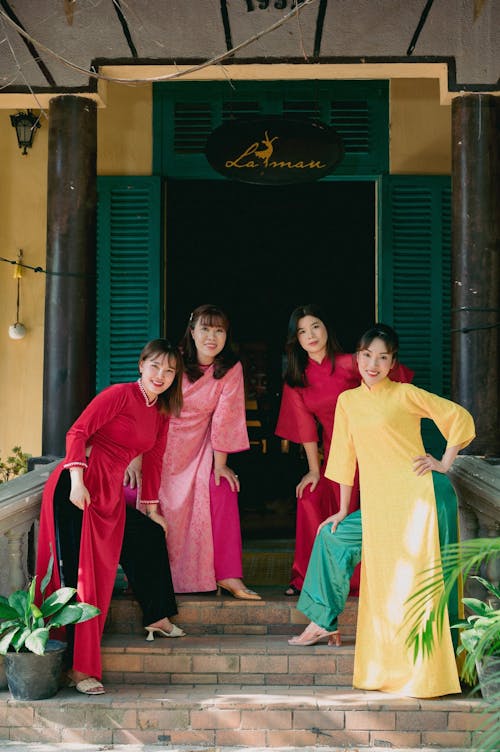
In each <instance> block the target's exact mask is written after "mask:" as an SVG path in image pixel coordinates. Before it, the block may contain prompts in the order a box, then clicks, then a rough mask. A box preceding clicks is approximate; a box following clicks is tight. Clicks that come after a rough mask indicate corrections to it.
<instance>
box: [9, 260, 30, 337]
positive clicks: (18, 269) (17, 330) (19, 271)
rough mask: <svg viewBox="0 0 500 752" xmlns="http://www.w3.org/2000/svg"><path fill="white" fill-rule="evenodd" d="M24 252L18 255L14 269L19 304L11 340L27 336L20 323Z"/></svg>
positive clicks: (12, 325) (11, 331)
mask: <svg viewBox="0 0 500 752" xmlns="http://www.w3.org/2000/svg"><path fill="white" fill-rule="evenodd" d="M22 260H23V252H22V250H19V252H18V254H17V263H16V265H15V267H14V275H13V276H14V279H15V280H16V281H17V303H16V321H15V323H14V324H11V325H10V326H9V337H10V338H11V339H22V338H23V337H24V335H25V334H26V327H25V326H24V324H21V322H20V321H19V306H20V303H21V278H22V276H23V268H22Z"/></svg>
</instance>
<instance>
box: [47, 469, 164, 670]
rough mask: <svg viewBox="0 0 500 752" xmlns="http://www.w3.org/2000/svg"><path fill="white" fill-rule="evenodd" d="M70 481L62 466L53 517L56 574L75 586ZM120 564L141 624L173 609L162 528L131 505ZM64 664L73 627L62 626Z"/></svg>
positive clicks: (75, 519) (76, 544) (77, 523)
mask: <svg viewBox="0 0 500 752" xmlns="http://www.w3.org/2000/svg"><path fill="white" fill-rule="evenodd" d="M70 488H71V481H70V476H69V471H68V470H64V471H63V472H62V473H61V477H60V479H59V482H58V484H57V487H56V491H55V494H54V517H55V524H56V537H57V543H58V559H59V562H60V576H61V580H63V581H64V585H66V586H68V587H76V585H77V580H78V560H79V555H80V537H81V531H82V517H83V512H82V510H81V509H78V507H76V506H75V505H74V504H72V503H71V501H70V500H69V492H70ZM120 564H121V566H122V568H123V571H124V572H125V575H126V577H127V580H128V582H129V584H130V587H131V589H132V592H133V594H134V597H135V598H136V600H137V601H138V603H139V605H140V607H141V610H142V623H143V624H144V626H147V625H149V624H153V623H154V622H155V621H159V620H160V619H163V618H164V617H165V616H168V617H170V616H174V615H175V614H176V613H177V604H176V601H175V595H174V588H173V585H172V576H171V574H170V563H169V560H168V552H167V545H166V541H165V533H164V531H163V528H162V527H160V525H158V524H157V523H156V522H153V521H152V520H150V519H149V517H146V515H144V514H142V513H141V512H139V511H138V510H137V509H133V508H132V507H128V506H127V507H126V517H125V530H124V533H123V542H122V550H121V553H120ZM66 636H67V640H68V655H69V660H68V665H71V663H72V654H73V642H74V627H72V626H71V625H70V626H68V627H66Z"/></svg>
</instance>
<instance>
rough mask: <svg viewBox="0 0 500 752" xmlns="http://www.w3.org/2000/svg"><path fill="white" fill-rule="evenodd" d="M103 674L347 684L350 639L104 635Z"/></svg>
mask: <svg viewBox="0 0 500 752" xmlns="http://www.w3.org/2000/svg"><path fill="white" fill-rule="evenodd" d="M102 657H103V677H104V680H105V681H106V682H111V683H113V684H122V683H126V684H134V683H135V684H162V685H165V686H167V685H180V684H183V685H186V684H197V685H198V684H235V683H238V684H247V685H259V686H269V685H276V684H286V685H295V686H314V685H321V686H335V687H346V688H348V687H351V686H352V671H353V662H354V641H353V640H349V639H347V640H346V642H345V644H343V645H342V646H341V647H338V648H336V647H328V645H327V644H326V643H325V644H319V645H314V646H311V647H292V646H290V645H288V642H287V638H286V637H285V636H284V635H258V636H255V635H237V634H234V635H231V634H220V635H219V634H216V635H203V636H190V637H181V638H176V639H166V638H159V639H158V638H157V639H156V640H155V641H154V642H146V639H145V637H143V636H138V635H110V634H108V635H105V636H104V639H103V643H102Z"/></svg>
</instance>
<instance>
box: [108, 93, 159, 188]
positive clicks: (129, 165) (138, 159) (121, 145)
mask: <svg viewBox="0 0 500 752" xmlns="http://www.w3.org/2000/svg"><path fill="white" fill-rule="evenodd" d="M152 97H153V89H152V86H151V84H144V85H140V86H134V85H127V84H107V85H106V90H105V99H106V107H105V108H100V109H99V110H98V111H97V174H98V175H151V170H152V165H153V104H152Z"/></svg>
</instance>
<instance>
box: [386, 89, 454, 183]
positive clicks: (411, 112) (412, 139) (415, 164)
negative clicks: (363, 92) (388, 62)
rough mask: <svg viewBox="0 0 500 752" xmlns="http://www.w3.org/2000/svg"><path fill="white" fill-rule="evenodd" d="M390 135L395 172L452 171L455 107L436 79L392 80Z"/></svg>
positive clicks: (391, 158)
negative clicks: (444, 96)
mask: <svg viewBox="0 0 500 752" xmlns="http://www.w3.org/2000/svg"><path fill="white" fill-rule="evenodd" d="M390 134H391V140H390V172H391V173H392V174H403V175H404V174H407V175H408V174H410V175H422V174H423V175H450V174H451V106H450V105H446V106H443V105H440V104H439V82H438V81H437V80H436V79H415V78H407V79H393V80H392V81H391V85H390Z"/></svg>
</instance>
